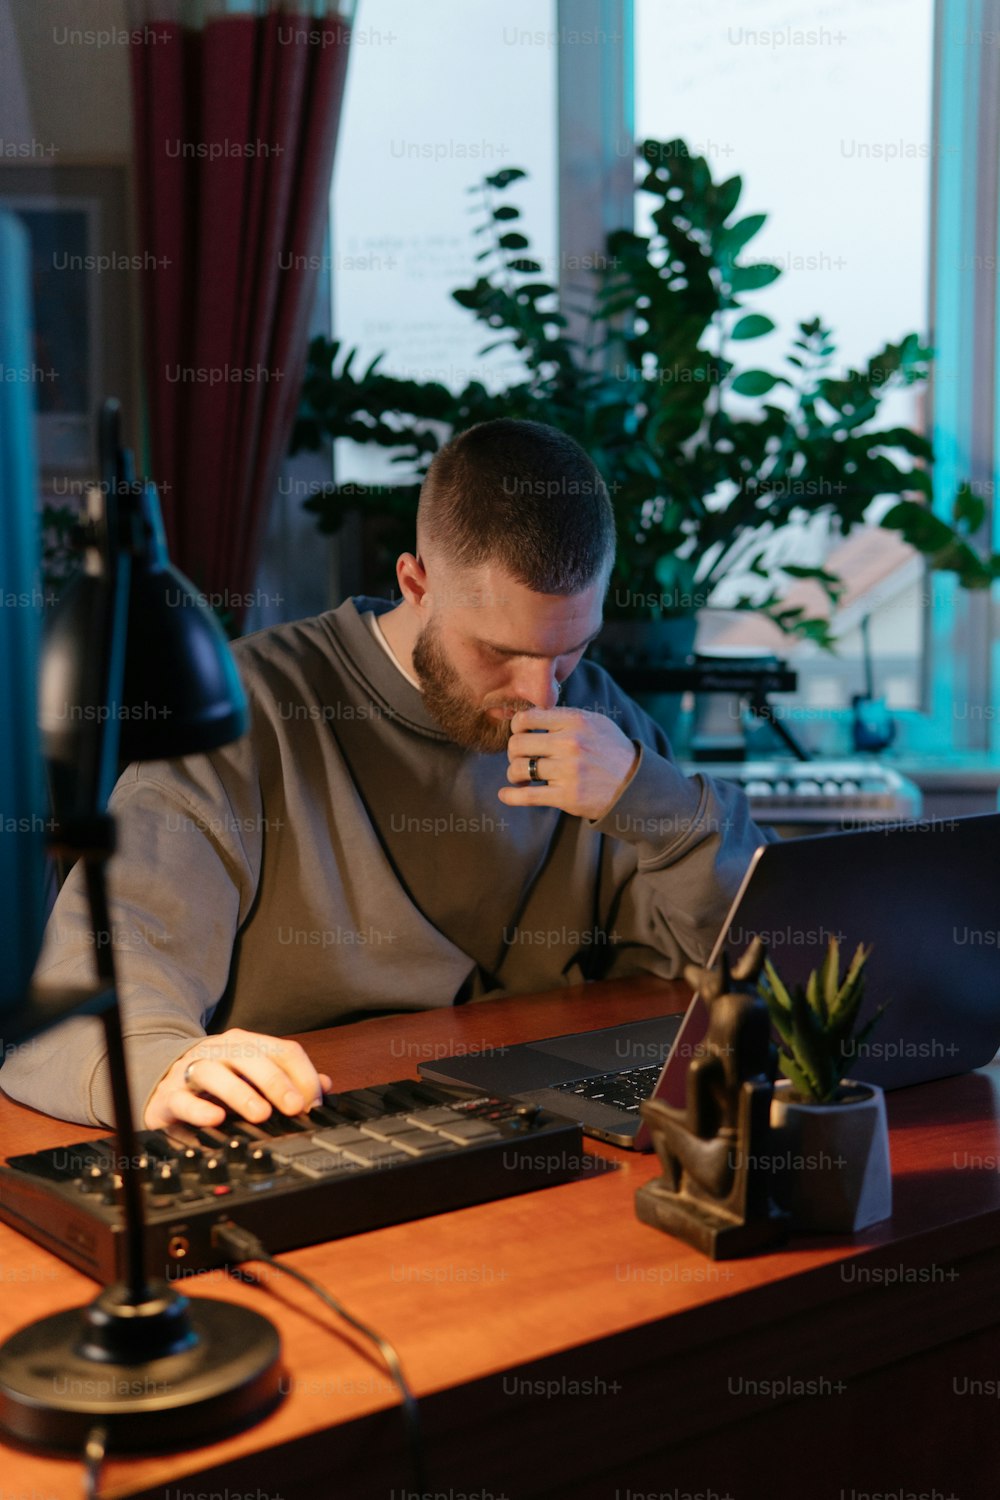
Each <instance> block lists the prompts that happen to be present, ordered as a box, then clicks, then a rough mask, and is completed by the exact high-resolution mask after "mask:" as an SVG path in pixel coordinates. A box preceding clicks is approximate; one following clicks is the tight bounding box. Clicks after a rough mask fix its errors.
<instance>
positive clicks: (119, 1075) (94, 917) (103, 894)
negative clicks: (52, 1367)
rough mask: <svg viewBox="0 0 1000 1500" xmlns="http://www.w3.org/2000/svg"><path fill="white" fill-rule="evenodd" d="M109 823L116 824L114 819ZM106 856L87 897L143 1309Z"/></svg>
mask: <svg viewBox="0 0 1000 1500" xmlns="http://www.w3.org/2000/svg"><path fill="white" fill-rule="evenodd" d="M106 816H108V820H109V822H110V816H109V815H106ZM106 857H107V856H106V854H105V852H104V851H101V852H98V853H94V852H91V853H88V854H85V855H84V861H83V862H84V867H85V870H86V877H87V896H88V898H89V901H90V923H91V928H92V929H93V934H94V949H95V952H96V955H97V973H98V978H99V979H100V980H101V982H102V983H103V984H106V985H107V986H108V988H109V989H110V990H111V991H112V993H113V995H114V1000H113V1002H112V1004H111V1005H108V1006H106V1007H105V1009H104V1010H103V1012H102V1014H101V1020H102V1021H103V1023H104V1037H105V1041H106V1044H107V1049H108V1072H109V1075H110V1080H111V1098H112V1103H113V1106H114V1115H115V1121H114V1123H115V1133H116V1136H117V1144H118V1147H119V1149H120V1151H121V1160H120V1163H119V1165H120V1167H121V1179H122V1197H123V1201H124V1208H125V1226H126V1233H125V1239H126V1257H127V1262H126V1275H125V1281H126V1285H127V1286H128V1291H129V1300H130V1301H132V1302H134V1303H136V1304H138V1303H140V1302H145V1301H146V1300H147V1298H148V1297H149V1287H148V1284H147V1281H146V1271H145V1239H146V1220H145V1213H144V1211H143V1202H142V1174H141V1171H140V1168H139V1156H140V1152H139V1142H138V1138H137V1136H136V1131H135V1121H134V1119H133V1117H132V1097H131V1091H130V1089H129V1081H128V1065H127V1063H126V1060H125V1041H124V1037H123V1035H122V1013H121V1006H120V1004H119V999H118V985H117V979H116V975H115V957H114V946H113V944H112V940H111V939H112V930H111V914H110V911H109V909H108V892H107V871H106Z"/></svg>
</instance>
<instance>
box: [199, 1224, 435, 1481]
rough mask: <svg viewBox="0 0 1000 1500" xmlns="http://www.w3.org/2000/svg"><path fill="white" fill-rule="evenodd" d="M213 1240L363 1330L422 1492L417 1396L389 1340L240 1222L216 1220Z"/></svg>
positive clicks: (422, 1453) (420, 1437) (236, 1258)
mask: <svg viewBox="0 0 1000 1500" xmlns="http://www.w3.org/2000/svg"><path fill="white" fill-rule="evenodd" d="M212 1242H213V1244H216V1245H218V1246H220V1247H221V1248H222V1249H223V1250H225V1251H226V1253H227V1255H229V1256H230V1257H231V1259H232V1260H234V1261H237V1262H239V1261H248V1260H259V1261H263V1262H264V1264H265V1265H268V1266H273V1267H274V1269H275V1270H276V1271H281V1272H283V1273H284V1275H285V1276H290V1277H291V1278H292V1279H293V1281H298V1282H301V1284H302V1285H303V1286H304V1287H307V1288H308V1290H309V1291H310V1292H312V1293H313V1294H314V1295H315V1296H317V1297H319V1299H320V1301H321V1302H324V1303H325V1304H326V1306H327V1307H329V1308H332V1310H333V1311H334V1312H335V1313H338V1314H339V1316H340V1317H342V1318H343V1319H344V1321H345V1323H349V1324H350V1325H351V1327H352V1328H355V1329H357V1331H358V1333H360V1334H363V1335H364V1337H365V1338H366V1339H369V1340H370V1342H371V1343H372V1344H374V1346H375V1348H376V1349H377V1350H378V1352H379V1354H380V1355H381V1356H382V1359H383V1361H384V1362H385V1367H386V1369H387V1370H388V1372H389V1374H390V1376H391V1377H392V1379H393V1381H394V1382H395V1385H396V1387H397V1389H398V1390H399V1394H400V1397H401V1409H402V1413H403V1424H404V1426H405V1428H406V1444H407V1447H408V1449H409V1452H410V1467H411V1470H412V1475H413V1486H414V1488H415V1489H416V1490H417V1491H418V1492H421V1493H422V1492H423V1491H424V1490H425V1489H426V1474H425V1463H424V1450H423V1435H422V1433H421V1428H420V1410H419V1408H418V1406H417V1400H416V1397H415V1396H414V1394H413V1392H412V1391H411V1390H410V1387H409V1384H408V1382H407V1379H406V1376H405V1375H404V1374H403V1366H402V1363H401V1361H400V1358H399V1355H398V1354H397V1352H396V1350H395V1349H394V1347H393V1345H392V1344H390V1342H389V1340H388V1339H387V1338H383V1337H382V1335H381V1334H380V1333H378V1332H377V1331H376V1330H375V1329H374V1328H369V1326H368V1324H367V1323H362V1321H361V1319H360V1318H356V1317H355V1316H354V1314H353V1313H352V1312H349V1311H348V1309H347V1308H346V1307H345V1306H344V1304H343V1303H342V1302H338V1301H337V1299H336V1297H334V1296H331V1294H330V1293H329V1292H328V1291H327V1290H326V1288H325V1287H324V1286H321V1285H320V1283H319V1282H318V1281H314V1280H313V1278H312V1277H311V1276H307V1275H306V1274H305V1272H304V1271H297V1270H296V1269H295V1268H294V1266H286V1265H283V1264H282V1262H281V1261H280V1260H276V1259H275V1257H274V1256H273V1255H272V1254H271V1253H270V1251H269V1250H267V1249H265V1247H264V1245H263V1244H262V1243H261V1241H260V1240H259V1239H258V1238H257V1236H256V1235H255V1234H251V1232H250V1230H248V1229H244V1228H243V1227H242V1225H240V1224H234V1223H232V1222H231V1221H230V1222H228V1223H224V1224H216V1225H215V1226H214V1227H213V1229H212Z"/></svg>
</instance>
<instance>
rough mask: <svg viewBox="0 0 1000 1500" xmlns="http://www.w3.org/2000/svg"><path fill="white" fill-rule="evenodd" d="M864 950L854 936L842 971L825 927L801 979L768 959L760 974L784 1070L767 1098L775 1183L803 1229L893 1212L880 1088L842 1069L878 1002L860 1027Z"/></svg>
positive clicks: (850, 1227) (846, 1225)
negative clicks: (821, 944)
mask: <svg viewBox="0 0 1000 1500" xmlns="http://www.w3.org/2000/svg"><path fill="white" fill-rule="evenodd" d="M870 953H871V949H870V948H865V947H864V946H863V945H862V944H859V945H858V947H857V949H856V950H855V953H854V957H853V958H852V959H851V962H850V965H849V966H848V969H847V972H846V974H844V975H843V977H841V972H840V945H839V943H838V941H837V939H836V938H834V937H831V938H830V941H829V943H828V945H827V950H826V955H825V957H824V959H823V962H822V963H821V965H820V967H819V968H818V969H814V970H813V971H812V973H811V974H810V975H809V978H808V980H807V982H806V984H805V986H804V987H803V986H801V985H796V986H787V985H785V984H784V983H783V982H782V980H781V978H780V976H779V975H778V973H777V971H776V969H775V967H774V965H773V963H771V962H770V960H768V961H767V962H766V963H765V965H764V971H763V973H762V974H761V977H760V981H759V988H760V993H761V994H762V995H763V997H764V999H765V1000H766V1002H767V1007H768V1010H769V1012H770V1015H771V1022H772V1024H773V1026H774V1029H775V1031H776V1032H777V1036H778V1040H779V1048H778V1063H779V1069H780V1072H781V1073H782V1074H783V1075H784V1081H779V1082H778V1083H777V1085H776V1086H775V1092H774V1099H773V1101H772V1104H771V1125H772V1130H773V1150H774V1157H775V1161H774V1165H775V1188H774V1191H775V1197H776V1198H777V1199H778V1201H779V1202H780V1203H781V1205H782V1207H783V1208H785V1209H786V1210H787V1211H788V1212H789V1213H790V1214H791V1217H792V1224H793V1226H794V1228H795V1229H797V1230H800V1231H805V1232H809V1231H813V1232H828V1233H846V1234H850V1233H853V1232H854V1231H855V1230H858V1229H864V1228H866V1227H867V1226H868V1225H869V1224H876V1223H878V1222H879V1220H880V1219H887V1218H888V1217H889V1215H890V1214H891V1212H892V1172H891V1166H890V1162H889V1131H888V1126H887V1123H886V1113H885V1099H884V1096H883V1093H882V1090H881V1089H880V1088H878V1087H877V1086H876V1085H874V1084H868V1083H858V1082H854V1081H852V1080H851V1079H849V1078H847V1077H845V1076H844V1075H845V1072H846V1070H847V1067H848V1065H849V1060H850V1059H851V1058H853V1057H856V1056H857V1055H858V1050H859V1048H860V1046H861V1044H862V1043H863V1042H864V1041H865V1039H866V1037H867V1036H868V1035H869V1033H870V1032H871V1030H872V1027H873V1026H875V1025H876V1023H877V1022H878V1019H879V1017H880V1016H881V1014H882V1012H883V1011H884V1010H885V1006H884V1005H883V1006H881V1007H880V1009H879V1010H877V1011H876V1012H875V1014H874V1015H873V1016H872V1017H871V1019H870V1020H869V1021H867V1023H866V1024H864V1025H863V1026H860V1027H859V1020H860V1017H861V1011H862V1004H863V1001H864V992H865V964H866V963H867V961H868V957H869V955H870Z"/></svg>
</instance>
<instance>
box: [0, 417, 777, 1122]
mask: <svg viewBox="0 0 1000 1500" xmlns="http://www.w3.org/2000/svg"><path fill="white" fill-rule="evenodd" d="M613 554H614V516H613V512H612V509H611V506H610V503H609V500H608V496H607V491H606V489H605V487H604V484H603V481H602V480H601V478H600V476H599V474H598V472H597V470H596V468H595V467H594V465H593V464H592V463H591V461H590V459H589V458H588V457H587V455H586V454H585V453H584V451H583V450H582V449H581V448H580V447H579V446H578V445H577V444H576V443H575V442H573V441H572V439H570V438H568V437H566V436H565V435H563V434H562V433H559V432H556V431H555V430H554V429H552V428H549V427H544V426H541V425H539V424H536V423H531V422H519V421H512V420H501V421H496V422H488V423H483V424H481V425H479V426H478V427H474V428H471V429H470V430H469V431H467V432H465V433H463V434H461V435H459V436H458V437H456V438H455V439H453V440H452V441H451V442H450V443H448V444H447V445H446V446H445V447H444V448H442V449H441V450H440V452H439V453H438V454H437V455H436V457H435V459H434V461H433V463H432V465H431V467H430V470H429V472H428V475H427V478H426V481H425V483H424V486H423V489H422V492H421V497H420V507H419V514H418V519H417V553H416V555H413V554H411V553H405V554H404V555H403V556H402V557H400V558H399V561H398V563H397V577H398V580H399V587H400V591H401V594H402V600H401V602H400V603H399V604H397V605H396V606H395V607H393V606H391V605H389V604H388V603H387V602H386V601H382V600H364V599H359V600H348V601H347V602H346V603H345V604H342V605H341V606H340V608H339V609H337V610H334V611H331V612H329V613H327V614H324V615H320V616H318V617H317V618H316V619H312V620H302V621H297V622H295V623H292V624H288V625H281V626H278V627H275V628H273V629H270V630H266V631H263V632H261V633H260V634H258V635H255V636H250V637H248V638H246V639H244V640H242V641H239V642H237V644H236V645H235V647H234V652H235V655H236V659H237V661H238V664H239V667H240V670H241V673H242V676H243V679H244V681H245V683H246V687H247V691H248V695H249V698H250V703H251V714H252V722H251V729H250V732H249V734H248V735H247V736H245V737H244V739H243V740H241V741H240V742H238V743H237V744H235V745H232V746H229V747H227V748H226V749H224V750H221V751H217V752H215V753H213V754H212V755H207V756H192V757H188V758H186V759H183V760H178V761H173V762H154V763H147V764H144V765H134V766H131V767H130V768H129V769H128V770H127V771H126V772H125V774H124V775H123V776H122V778H121V779H120V781H119V783H118V786H117V787H116V789H115V792H114V795H113V797H112V800H111V807H112V810H113V811H114V813H115V814H116V817H117V822H118V833H119V852H118V853H117V854H116V856H115V858H114V860H113V861H112V864H111V867H110V879H111V891H112V898H113V918H114V932H113V934H112V937H113V941H114V943H115V948H116V957H117V960H118V965H119V975H120V981H121V995H122V1003H123V1009H124V1016H125V1026H124V1029H125V1034H126V1039H127V1044H128V1051H129V1062H130V1070H131V1076H132V1080H133V1087H134V1091H135V1097H136V1101H137V1104H139V1105H140V1106H141V1108H140V1114H141V1118H142V1120H143V1122H144V1124H145V1125H146V1126H148V1127H163V1126H169V1125H170V1124H171V1123H173V1122H175V1121H186V1122H189V1123H191V1124H194V1125H217V1124H219V1123H220V1122H221V1121H222V1119H223V1117H224V1113H223V1108H222V1106H223V1105H225V1106H226V1107H228V1108H229V1109H230V1110H232V1111H233V1112H235V1113H236V1114H239V1115H242V1116H244V1117H245V1118H247V1119H250V1120H256V1121H259V1120H262V1119H264V1118H266V1117H267V1115H268V1114H269V1113H270V1112H271V1109H272V1107H276V1108H278V1109H280V1110H282V1111H284V1112H285V1113H288V1114H294V1113H296V1112H297V1111H299V1110H300V1109H302V1108H304V1107H309V1106H311V1105H312V1104H313V1103H314V1102H315V1101H316V1099H317V1098H318V1096H319V1093H320V1090H321V1089H325V1088H329V1086H330V1080H329V1079H328V1078H327V1077H326V1076H325V1075H323V1074H318V1073H317V1072H316V1069H315V1068H314V1067H313V1065H312V1063H311V1062H310V1060H309V1058H308V1056H307V1054H306V1052H305V1051H304V1050H303V1049H302V1048H301V1047H299V1046H298V1045H297V1044H295V1043H289V1042H282V1041H280V1040H278V1039H277V1037H276V1036H275V1035H274V1033H279V1034H280V1033H288V1032H301V1031H307V1030H311V1029H315V1028H318V1027H321V1026H329V1025H331V1024H334V1023H336V1022H338V1021H344V1020H348V1019H354V1018H357V1017H359V1016H363V1015H370V1014H377V1013H384V1012H387V1011H397V1010H416V1009H425V1008H428V1007H431V1006H442V1005H452V1004H460V1003H464V1002H466V1001H470V1000H478V999H481V998H483V997H484V996H485V995H487V994H490V993H494V992H497V991H500V990H506V991H508V992H512V993H517V992H525V991H528V990H538V989H545V988H550V987H552V986H555V985H558V984H562V983H570V982H575V981H579V980H580V979H583V978H596V977H602V976H605V975H609V974H610V975H624V974H629V973H634V972H638V971H641V970H646V971H653V972H656V973H659V974H663V975H672V974H676V973H678V972H679V971H680V969H681V967H682V965H683V963H684V962H685V961H686V960H688V959H694V960H701V961H703V960H704V959H705V957H706V956H707V951H708V949H709V947H710V945H711V943H712V942H713V940H714V938H715V936H716V934H717V932H718V929H719V926H720V924H721V922H722V919H723V917H724V915H725V912H726V910H727V908H728V906H729V903H730V901H731V898H732V896H733V894H734V892H735V890H736V887H737V885H738V884H739V881H740V879H741V877H742V875H743V873H744V870H745V868H746V865H747V863H748V861H749V859H750V856H751V854H752V852H753V850H754V848H756V846H757V845H758V844H759V843H760V842H762V839H761V835H760V834H759V832H758V830H757V829H756V828H755V827H754V825H753V823H752V822H751V821H750V818H749V814H748V811H747V806H746V803H745V801H744V799H743V797H742V796H741V794H740V793H738V792H737V791H736V790H735V789H733V788H730V787H727V786H723V785H714V784H713V783H712V782H710V781H709V780H708V779H707V778H704V777H693V778H690V779H689V778H687V777H686V776H684V775H683V774H682V773H681V772H680V771H679V770H678V768H677V767H676V765H675V764H674V762H673V761H672V759H671V755H670V749H669V746H668V743H667V740H666V738H665V736H664V735H663V733H662V732H661V730H660V729H659V728H658V727H657V726H656V725H655V724H654V723H653V722H652V720H650V719H649V718H648V717H647V716H646V715H645V714H644V713H643V712H642V711H641V710H640V709H639V708H638V707H637V706H636V705H635V704H634V703H633V702H632V701H631V700H630V699H629V698H627V697H626V696H625V695H624V694H623V693H622V692H621V691H620V690H619V689H618V688H617V687H616V686H615V684H614V683H613V682H612V681H611V679H610V678H609V677H608V676H607V674H606V673H605V672H603V671H602V670H601V669H600V668H599V667H597V666H595V665H594V664H592V663H590V662H581V657H582V655H583V653H584V651H585V650H586V648H587V646H588V644H589V643H590V642H591V641H592V640H593V639H594V637H595V636H596V635H597V634H598V631H599V630H600V626H601V606H602V600H603V598H604V594H605V592H606V589H607V583H608V577H609V572H610V568H611V563H612V559H613ZM92 957H93V955H92V953H91V952H90V937H89V928H88V914H87V907H86V901H85V893H84V887H83V881H82V878H81V874H80V871H79V869H77V870H75V871H74V872H73V873H72V874H71V876H70V878H69V880H68V881H67V883H66V885H65V887H64V888H63V890H62V892H61V894H60V897H59V900H58V901H57V904H56V907H55V910H54V912H53V914H52V918H51V920H50V923H49V927H48V930H47V933H46V943H45V948H44V951H43V955H42V961H41V964H40V971H39V975H40V978H41V979H42V981H43V982H46V983H60V982H65V981H67V980H70V979H74V978H76V979H83V978H86V977H89V975H90V972H91V965H92ZM209 1027H210V1028H211V1030H210V1032H208V1033H207V1034H206V1032H207V1028H209ZM103 1064H104V1053H103V1042H102V1033H101V1029H100V1025H99V1023H98V1022H97V1021H96V1020H94V1019H91V1018H84V1017H76V1018H74V1019H72V1020H70V1021H68V1022H66V1023H65V1024H64V1025H62V1026H60V1027H59V1028H57V1029H56V1030H55V1031H53V1032H52V1033H50V1034H49V1035H47V1036H45V1037H43V1038H41V1039H40V1040H38V1041H36V1042H34V1043H31V1044H29V1045H28V1046H26V1047H24V1048H22V1049H20V1050H19V1051H17V1052H15V1053H14V1054H13V1055H12V1056H11V1057H10V1058H9V1060H8V1061H7V1062H6V1064H5V1066H4V1069H3V1074H2V1079H0V1081H2V1083H3V1086H4V1088H5V1089H6V1091H7V1092H8V1093H9V1094H11V1095H12V1096H13V1097H14V1098H16V1099H20V1100H22V1101H23V1102H25V1103H27V1104H31V1105H34V1106H35V1107H36V1108H39V1109H43V1110H46V1111H48V1112H50V1113H54V1114H59V1115H61V1116H64V1117H66V1118H69V1119H74V1120H81V1121H84V1122H86V1123H88V1124H94V1123H102V1124H104V1123H108V1122H109V1121H110V1120H111V1102H110V1092H109V1088H108V1083H107V1079H106V1077H105V1071H106V1070H105V1068H104V1065H103Z"/></svg>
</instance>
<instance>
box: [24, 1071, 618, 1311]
mask: <svg viewBox="0 0 1000 1500" xmlns="http://www.w3.org/2000/svg"><path fill="white" fill-rule="evenodd" d="M138 1135H139V1142H140V1145H141V1148H142V1150H143V1152H144V1157H143V1162H142V1169H143V1176H144V1184H143V1198H144V1200H145V1201H144V1210H145V1220H146V1272H147V1274H148V1275H150V1276H157V1277H164V1278H168V1279H169V1278H172V1277H176V1276H181V1275H185V1274H187V1273H188V1272H192V1271H204V1270H206V1269H208V1268H210V1267H213V1266H221V1265H224V1264H225V1262H226V1256H225V1253H224V1252H223V1251H222V1250H221V1249H220V1247H219V1246H218V1244H217V1243H216V1241H215V1237H214V1235H213V1229H214V1228H215V1226H216V1225H218V1224H220V1223H222V1222H224V1221H226V1220H232V1221H233V1222H234V1223H237V1224H239V1225H240V1226H241V1227H243V1228H245V1229H249V1230H250V1231H251V1232H252V1233H253V1234H255V1235H257V1237H258V1238H259V1239H260V1240H261V1241H262V1242H263V1244H264V1245H265V1246H266V1247H267V1249H268V1250H270V1251H271V1252H272V1254H276V1253H277V1252H279V1251H282V1250H294V1249H298V1248H299V1247H300V1246H302V1245H314V1244H317V1243H319V1242H320V1241H324V1240H335V1239H341V1238H343V1237H344V1236H345V1235H350V1234H360V1233H362V1232H364V1231H366V1230H369V1229H381V1228H383V1227H384V1226H385V1225H387V1224H399V1223H402V1222H403V1221H405V1220H409V1219H421V1218H425V1217H426V1216H427V1215H429V1214H439V1213H446V1212H449V1211H450V1210H452V1209H456V1208H465V1207H467V1206H468V1205H470V1204H474V1203H485V1202H488V1201H489V1200H491V1199H494V1198H507V1197H510V1196H511V1195H512V1194H515V1193H524V1192H528V1191H530V1190H531V1189H534V1188H541V1187H551V1186H553V1185H555V1184H556V1183H561V1182H569V1181H572V1179H573V1178H576V1177H581V1176H584V1175H586V1174H587V1173H588V1170H589V1169H590V1167H591V1158H589V1157H588V1156H586V1155H585V1152H584V1146H583V1136H582V1133H581V1130H580V1126H579V1125H578V1124H576V1122H575V1121H571V1120H565V1119H562V1118H561V1117H560V1116H558V1115H553V1114H550V1113H549V1112H548V1111H547V1110H542V1109H539V1108H538V1106H537V1105H525V1104H524V1103H522V1102H520V1101H518V1100H511V1099H499V1098H495V1097H493V1096H487V1095H483V1094H475V1095H474V1094H471V1093H469V1092H468V1091H465V1092H462V1091H459V1090H456V1089H450V1088H446V1087H443V1086H441V1085H439V1084H431V1083H417V1082H415V1081H414V1080H413V1079H401V1080H398V1081H397V1082H395V1083H383V1084H375V1085H372V1087H370V1088H366V1089H355V1090H353V1091H351V1092H349V1093H343V1094H336V1095H328V1096H327V1098H326V1100H325V1102H324V1103H323V1104H322V1105H320V1106H319V1107H318V1108H317V1109H314V1110H310V1112H309V1114H308V1115H300V1116H297V1117H296V1118H295V1119H289V1118H287V1117H286V1116H284V1115H279V1114H278V1113H277V1112H275V1113H274V1114H272V1115H271V1116H270V1117H269V1119H267V1120H265V1121H264V1122H263V1124H262V1125H251V1124H249V1123H248V1122H247V1121H246V1120H239V1119H235V1118H231V1119H229V1120H228V1121H227V1122H225V1124H223V1125H222V1126H220V1127H219V1128H218V1129H211V1130H207V1129H194V1128H192V1127H190V1126H177V1127H176V1128H171V1130H170V1132H169V1133H167V1132H164V1131H160V1130H142V1131H140V1132H139V1133H138ZM118 1149H119V1148H118V1146H117V1145H116V1142H115V1141H114V1139H111V1138H106V1139H100V1140H92V1141H80V1142H78V1143H77V1144H76V1145H72V1146H61V1147H58V1148H55V1149H52V1150H48V1151H35V1152H32V1153H31V1154H30V1155H26V1156H15V1157H12V1158H11V1159H10V1160H9V1161H7V1162H5V1163H3V1164H2V1165H0V1219H2V1220H4V1222H5V1223H7V1224H10V1225H11V1226H12V1227H13V1228H14V1229H18V1230H20V1231H21V1233H22V1234H26V1235H28V1236H29V1237H30V1238H31V1239H33V1240H36V1241H37V1242H38V1244H40V1245H42V1246H44V1248H45V1249H46V1250H51V1251H52V1252H53V1254H54V1255H60V1256H62V1258H63V1260H67V1261H69V1263H70V1265H73V1266H76V1268H77V1269H78V1270H80V1271H83V1272H84V1274H85V1275H87V1276H93V1277H94V1278H95V1279H96V1280H98V1281H103V1282H105V1283H109V1282H111V1281H114V1280H117V1279H120V1278H121V1276H122V1274H123V1265H124V1258H125V1217H124V1213H123V1211H122V1207H121V1201H120V1200H121V1191H120V1190H121V1176H120V1174H119V1173H118V1172H116V1170H115V1165H116V1163H115V1152H116V1151H117V1150H118Z"/></svg>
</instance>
